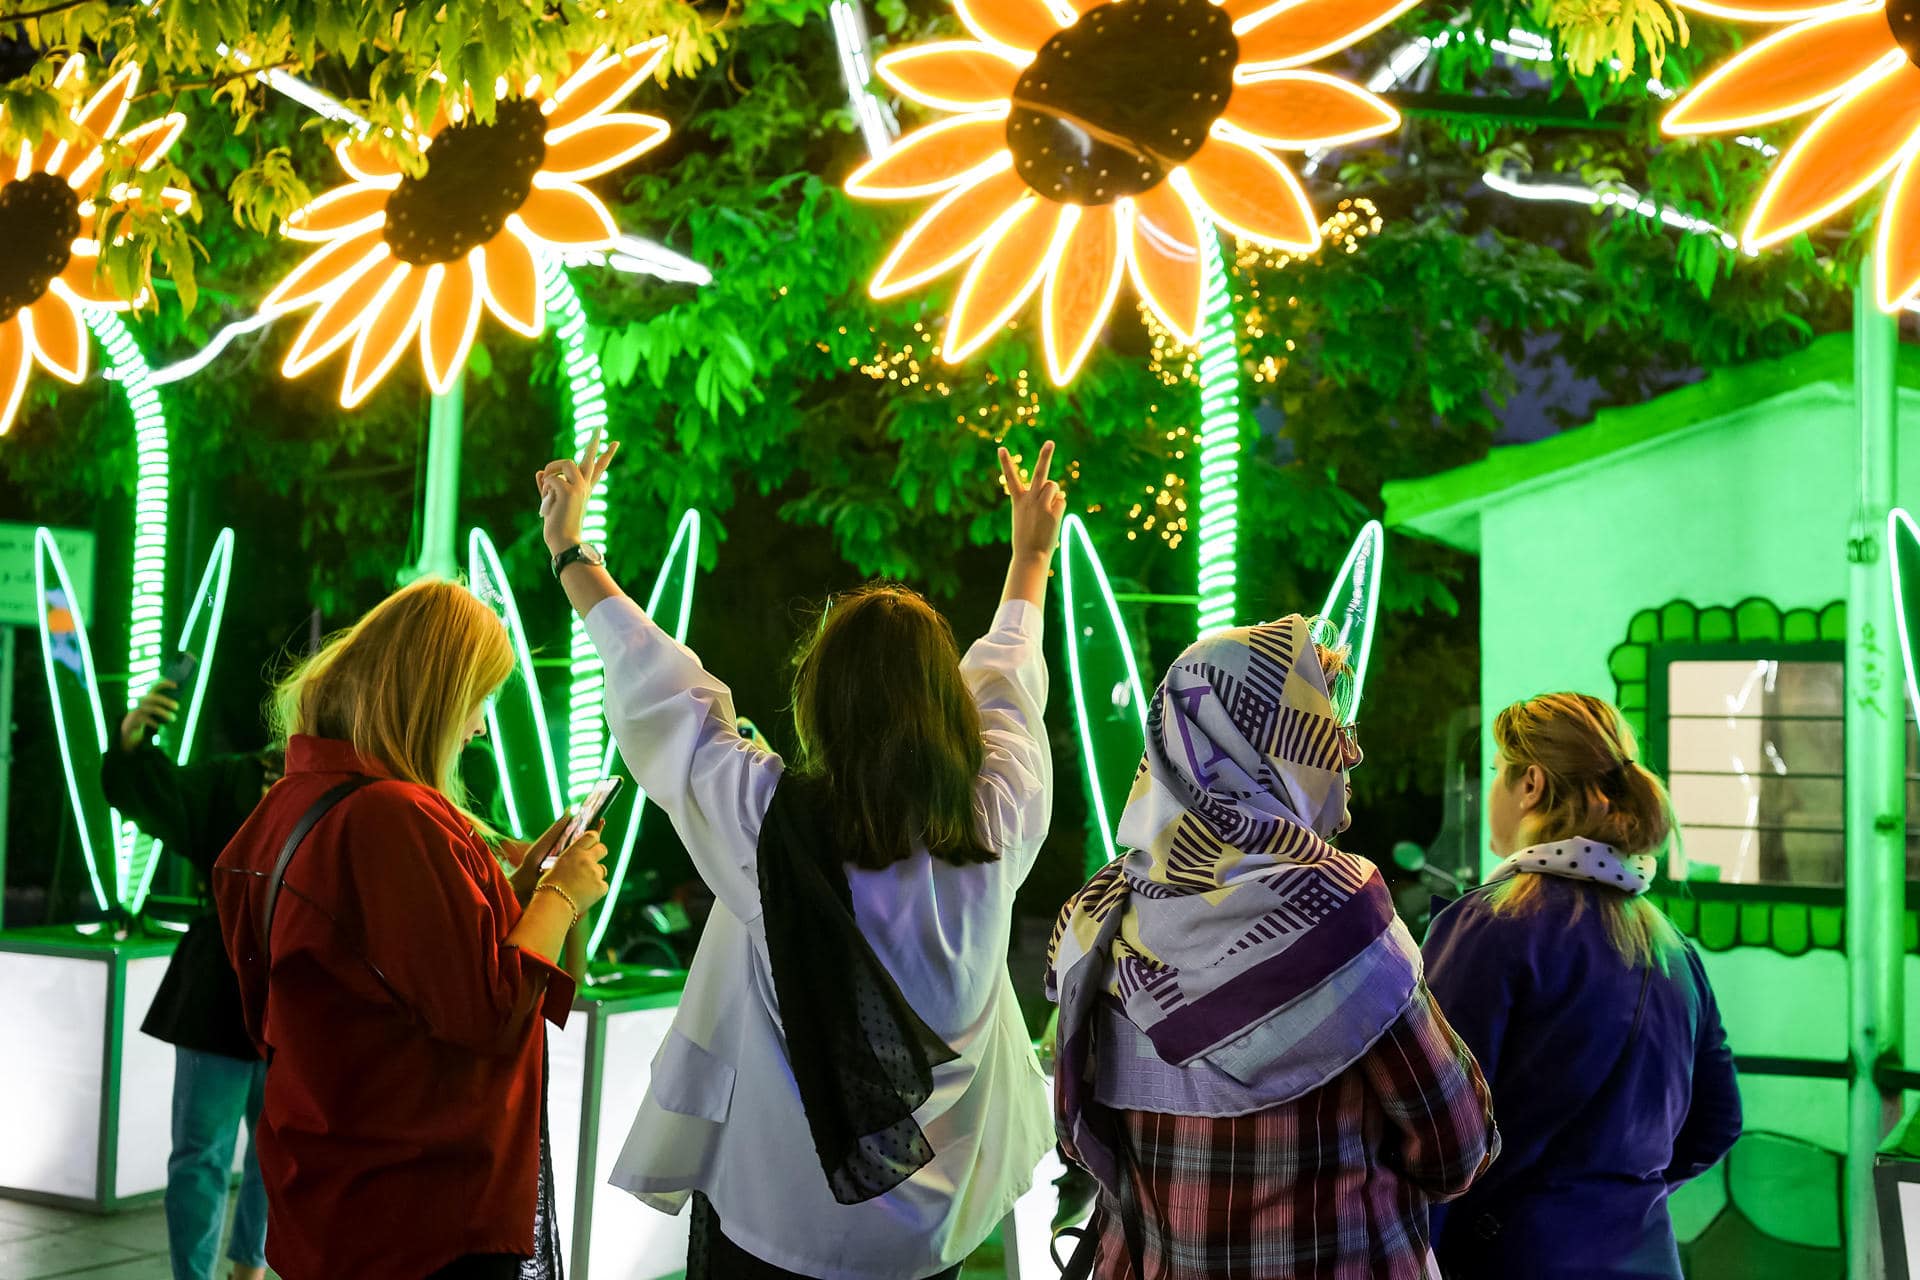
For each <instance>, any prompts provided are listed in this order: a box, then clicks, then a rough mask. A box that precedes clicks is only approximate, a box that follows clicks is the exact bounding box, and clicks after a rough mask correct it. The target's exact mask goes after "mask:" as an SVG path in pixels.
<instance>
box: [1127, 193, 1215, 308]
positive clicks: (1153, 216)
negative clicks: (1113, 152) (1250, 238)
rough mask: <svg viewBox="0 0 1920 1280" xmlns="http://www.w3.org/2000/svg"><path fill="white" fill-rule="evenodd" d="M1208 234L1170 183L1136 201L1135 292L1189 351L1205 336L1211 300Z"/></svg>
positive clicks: (1131, 241) (1131, 270)
mask: <svg viewBox="0 0 1920 1280" xmlns="http://www.w3.org/2000/svg"><path fill="white" fill-rule="evenodd" d="M1206 234H1210V233H1209V232H1207V231H1206V230H1205V229H1204V228H1203V227H1201V225H1200V221H1199V219H1197V218H1196V217H1194V213H1193V207H1192V206H1191V205H1189V204H1188V203H1187V202H1186V200H1184V199H1183V198H1182V197H1181V195H1180V193H1179V191H1177V190H1175V189H1174V187H1173V186H1172V184H1170V183H1165V182H1163V183H1161V184H1160V185H1159V186H1157V187H1154V188H1152V189H1151V190H1149V191H1145V192H1142V193H1141V194H1140V195H1137V196H1135V197H1134V198H1133V222H1132V226H1131V231H1130V234H1129V235H1128V237H1127V272H1128V274H1129V275H1131V276H1132V277H1133V288H1134V291H1135V292H1136V293H1138V294H1139V295H1140V299H1141V301H1143V302H1145V303H1146V304H1147V308H1148V310H1150V311H1152V312H1153V314H1154V315H1155V316H1157V317H1159V320H1160V323H1161V324H1163V325H1165V326H1167V328H1169V329H1171V330H1172V331H1173V334H1174V336H1175V337H1177V338H1179V339H1180V341H1181V342H1183V343H1186V344H1187V345H1189V346H1191V345H1192V344H1193V343H1194V342H1195V341H1197V340H1198V338H1199V336H1200V311H1201V304H1202V303H1203V302H1204V301H1205V299H1206V292H1207V274H1206V262H1205V260H1204V259H1202V258H1201V256H1200V237H1201V236H1202V235H1206Z"/></svg>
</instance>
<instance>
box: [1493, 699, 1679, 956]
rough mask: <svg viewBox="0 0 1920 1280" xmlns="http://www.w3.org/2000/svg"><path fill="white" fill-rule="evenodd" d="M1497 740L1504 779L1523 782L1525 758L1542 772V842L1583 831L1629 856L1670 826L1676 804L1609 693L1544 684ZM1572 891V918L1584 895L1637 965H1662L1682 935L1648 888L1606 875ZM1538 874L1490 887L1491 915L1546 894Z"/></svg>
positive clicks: (1499, 723)
mask: <svg viewBox="0 0 1920 1280" xmlns="http://www.w3.org/2000/svg"><path fill="white" fill-rule="evenodd" d="M1493 743H1494V746H1495V747H1496V748H1497V749H1498V750H1499V752H1500V756H1501V759H1502V760H1504V761H1505V762H1506V772H1505V780H1506V781H1507V782H1508V783H1509V784H1511V783H1515V782H1518V781H1519V780H1520V778H1521V777H1522V776H1524V775H1525V773H1526V771H1527V769H1528V768H1529V767H1533V768H1538V769H1539V770H1540V772H1541V774H1542V775H1543V778H1544V785H1543V788H1542V794H1541V802H1540V808H1539V809H1538V810H1537V811H1536V814H1535V818H1536V821H1537V822H1538V823H1539V827H1538V830H1537V832H1536V833H1535V838H1536V839H1537V840H1538V841H1539V842H1540V843H1541V844H1551V843H1553V842H1555V841H1558V840H1571V839H1573V838H1575V837H1585V838H1587V839H1590V840H1597V841H1600V842H1601V843H1603V844H1609V845H1612V846H1613V847H1614V848H1615V849H1618V850H1619V851H1620V852H1621V853H1622V854H1624V855H1628V856H1631V855H1633V854H1639V853H1652V852H1654V851H1656V850H1658V849H1659V848H1661V847H1662V846H1663V845H1665V844H1666V842H1667V839H1668V837H1669V836H1670V835H1671V834H1672V833H1673V828H1674V822H1673V805H1672V802H1671V801H1670V800H1669V799H1668V798H1667V789H1666V787H1664V786H1662V785H1661V783H1660V779H1658V778H1656V777H1654V775H1653V774H1652V773H1651V772H1649V771H1648V770H1647V768H1646V767H1645V766H1644V765H1642V764H1640V763H1639V760H1638V753H1637V750H1636V744H1635V742H1634V738H1633V731H1632V730H1631V729H1629V728H1628V727H1627V724H1626V721H1625V720H1623V719H1622V718H1621V715H1620V712H1619V710H1618V709H1617V708H1615V707H1614V705H1613V704H1612V703H1610V702H1606V701H1604V700H1602V699H1600V698H1595V697H1592V696H1590V695H1588V694H1584V693H1546V694H1541V695H1540V696H1539V697H1537V698H1529V699H1527V700H1526V701H1525V702H1516V703H1514V704H1513V705H1512V706H1510V707H1508V708H1507V709H1506V710H1504V711H1502V712H1501V713H1500V714H1499V715H1497V716H1495V717H1494V721H1493ZM1582 887H1583V888H1586V889H1587V890H1588V891H1587V892H1585V893H1583V894H1581V895H1580V896H1579V897H1577V898H1576V899H1575V900H1574V908H1573V910H1574V916H1573V918H1574V919H1576V920H1577V919H1579V917H1580V913H1581V912H1582V911H1583V910H1584V909H1585V907H1586V905H1587V904H1588V903H1592V904H1593V905H1594V906H1595V907H1596V908H1597V909H1598V910H1599V911H1600V913H1601V917H1602V919H1603V921H1604V922H1605V924H1606V929H1607V937H1608V939H1609V940H1611V941H1612V943H1613V947H1614V950H1616V951H1618V952H1619V953H1620V956H1621V958H1622V959H1624V960H1625V961H1626V962H1627V964H1628V965H1629V966H1630V967H1632V968H1641V967H1645V966H1649V965H1654V964H1658V965H1659V966H1660V968H1661V969H1662V970H1663V971H1664V970H1665V969H1666V967H1667V961H1668V957H1669V954H1670V953H1671V952H1672V951H1674V950H1676V949H1677V948H1678V947H1679V946H1680V945H1681V944H1680V935H1679V933H1678V932H1677V931H1675V929H1674V927H1673V925H1672V923H1671V922H1670V921H1668V919H1667V918H1666V916H1664V915H1662V914H1661V913H1660V911H1659V909H1658V908H1656V907H1655V906H1654V905H1653V904H1652V903H1650V902H1648V901H1646V900H1645V899H1643V898H1634V897H1629V896H1628V895H1627V894H1625V893H1622V892H1621V891H1619V890H1617V889H1613V888H1609V887H1607V886H1605V885H1598V884H1595V885H1591V886H1585V885H1583V886H1582ZM1543 892H1544V890H1543V886H1542V884H1541V877H1539V876H1534V875H1516V876H1511V877H1509V878H1507V879H1505V880H1502V881H1500V882H1499V883H1498V884H1496V885H1495V886H1494V887H1493V888H1492V889H1490V890H1488V892H1487V904H1488V906H1489V907H1491V908H1492V910H1493V913H1494V914H1495V915H1521V914H1524V913H1526V912H1528V911H1531V910H1534V909H1536V908H1537V907H1538V906H1539V905H1540V903H1541V902H1542V900H1543Z"/></svg>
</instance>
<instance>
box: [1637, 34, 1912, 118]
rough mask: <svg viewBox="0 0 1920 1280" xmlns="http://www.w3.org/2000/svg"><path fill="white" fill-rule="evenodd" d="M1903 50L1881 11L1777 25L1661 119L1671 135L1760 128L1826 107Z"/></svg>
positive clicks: (1723, 65)
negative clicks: (1777, 29)
mask: <svg viewBox="0 0 1920 1280" xmlns="http://www.w3.org/2000/svg"><path fill="white" fill-rule="evenodd" d="M1901 56H1903V55H1901V54H1900V52H1899V51H1898V50H1897V49H1895V48H1894V45H1893V39H1892V36H1891V35H1890V34H1889V33H1888V31H1887V18H1886V14H1885V13H1883V12H1882V11H1880V10H1878V9H1868V10H1864V11H1862V12H1859V13H1849V14H1848V15H1846V16H1845V17H1843V18H1817V19H1814V20H1812V21H1809V22H1801V23H1797V24H1795V25H1794V26H1791V27H1787V28H1785V29H1784V30H1781V31H1776V32H1774V33H1773V34H1772V35H1770V36H1768V37H1766V39H1764V40H1761V41H1758V42H1757V43H1755V44H1752V45H1749V46H1748V47H1747V48H1745V49H1742V50H1741V51H1740V52H1739V53H1737V54H1735V55H1734V56H1733V57H1731V58H1729V59H1727V61H1726V62H1725V63H1723V64H1722V65H1721V66H1719V67H1717V68H1715V69H1714V71H1713V73H1712V74H1711V75H1709V76H1707V78H1706V79H1704V80H1702V81H1701V82H1700V83H1699V84H1697V85H1695V86H1694V87H1693V89H1692V90H1691V91H1690V92H1689V93H1688V94H1687V96H1686V97H1684V98H1682V99H1681V100H1680V101H1679V103H1678V104H1677V105H1675V106H1674V108H1673V109H1672V110H1671V111H1669V112H1667V114H1666V117H1665V118H1664V119H1663V120H1661V121H1660V129H1661V131H1662V132H1664V133H1668V134H1693V133H1720V132H1723V131H1725V130H1728V129H1752V128H1755V127H1756V126H1759V125H1763V124H1771V123H1772V122H1773V121H1775V120H1786V119H1790V118H1792V117H1793V116H1797V115H1804V114H1805V113H1806V112H1809V111H1812V110H1814V109H1815V108H1817V107H1822V106H1825V105H1826V104H1827V103H1829V102H1831V101H1833V100H1834V99H1835V98H1837V97H1839V96H1841V95H1842V94H1843V93H1845V92H1847V90H1848V89H1849V88H1851V87H1853V82H1854V81H1855V80H1856V79H1858V78H1859V77H1861V76H1864V75H1867V74H1868V73H1869V72H1870V71H1871V70H1872V69H1873V67H1874V64H1876V63H1878V62H1880V61H1882V60H1884V59H1886V58H1889V57H1901Z"/></svg>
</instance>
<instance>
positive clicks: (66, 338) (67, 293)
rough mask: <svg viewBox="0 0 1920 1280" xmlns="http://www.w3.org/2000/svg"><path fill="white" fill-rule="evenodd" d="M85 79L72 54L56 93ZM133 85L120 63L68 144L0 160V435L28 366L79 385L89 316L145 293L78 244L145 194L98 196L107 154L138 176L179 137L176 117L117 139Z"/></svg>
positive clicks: (123, 188)
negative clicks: (131, 288)
mask: <svg viewBox="0 0 1920 1280" xmlns="http://www.w3.org/2000/svg"><path fill="white" fill-rule="evenodd" d="M86 75H87V64H86V59H85V58H83V57H81V56H79V55H77V54H76V55H74V56H73V57H70V58H68V59H67V60H66V62H65V63H63V64H62V65H61V67H60V71H59V73H58V75H56V76H55V77H54V85H55V87H56V88H61V87H65V86H67V85H69V84H73V85H76V86H77V85H79V84H84V83H85V81H86ZM139 84H140V68H139V67H138V66H137V65H135V64H133V63H128V64H127V65H126V66H124V67H122V68H120V70H119V71H117V72H115V73H114V74H113V76H112V77H111V78H110V79H108V81H107V82H106V83H105V84H103V85H101V86H100V88H99V90H98V91H96V92H95V93H94V94H93V96H92V97H90V98H88V99H87V101H86V102H85V103H84V104H82V105H81V106H80V107H78V108H77V109H75V110H74V111H72V112H71V113H69V116H70V118H71V119H72V121H73V123H74V126H75V128H76V129H77V130H78V135H77V137H76V138H74V139H72V140H64V141H63V140H59V139H55V138H51V137H45V138H42V139H41V140H40V141H38V142H23V143H21V144H20V145H19V146H18V148H17V149H16V150H15V151H14V152H13V153H12V154H11V155H0V227H4V229H5V240H6V246H5V251H4V252H3V253H0V434H4V433H5V432H6V430H7V429H8V428H9V427H10V426H12V425H13V419H14V416H15V415H16V414H17V413H18V412H19V409H20V402H21V400H22V398H23V397H24V396H25V395H26V390H27V375H28V373H29V372H31V371H32V369H33V366H34V365H36V364H38V365H39V366H40V367H41V368H42V369H44V370H46V371H47V372H48V373H51V374H52V375H53V376H54V377H56V378H59V379H60V380H61V381H63V382H69V383H74V384H76V385H77V384H79V383H80V382H82V381H83V380H85V378H86V376H87V364H88V341H87V317H86V315H85V312H86V310H87V309H89V308H102V309H105V310H109V311H125V310H127V309H129V308H131V307H136V306H139V305H140V304H141V303H142V302H144V301H146V294H145V292H144V291H143V292H141V293H138V294H136V295H134V296H133V297H123V296H121V295H120V294H118V293H116V292H114V291H113V288H112V286H111V284H109V283H108V281H107V280H106V278H105V277H104V276H102V275H101V274H100V270H99V267H100V261H99V259H100V242H99V240H98V239H97V238H94V237H92V236H88V235H85V234H83V232H84V231H86V230H87V229H88V227H89V224H92V223H95V222H97V221H98V220H100V219H102V218H103V217H104V216H105V215H106V214H107V213H108V212H109V211H110V210H111V209H113V208H115V207H118V206H122V205H125V204H127V203H129V202H132V201H136V200H139V199H141V198H142V197H143V194H144V193H143V192H142V191H141V190H140V189H139V188H138V187H134V186H129V185H127V184H124V183H123V184H116V185H115V186H114V187H113V188H112V189H111V190H108V191H102V190H101V186H102V183H103V182H104V181H105V177H106V172H107V157H106V149H107V148H108V147H110V146H111V147H114V148H117V149H119V150H121V151H123V152H127V153H130V155H131V159H132V161H133V168H134V171H135V172H136V173H146V172H149V171H151V170H152V169H153V167H154V166H155V165H157V164H159V163H160V161H161V159H162V158H163V157H165V155H166V154H167V152H168V150H170V149H171V148H172V146H173V144H174V142H175V141H177V140H178V139H179V137H180V132H181V130H183V129H184V128H186V123H187V118H186V117H185V116H184V115H181V114H180V113H179V112H177V111H176V112H173V113H171V114H168V115H165V116H161V117H160V118H159V119H157V120H149V121H147V122H146V123H145V124H141V125H138V126H136V127H134V128H132V129H128V130H127V131H126V132H124V133H122V132H121V131H120V126H121V125H122V124H123V123H125V121H126V118H127V111H128V108H129V107H130V106H131V105H132V102H133V94H134V90H135V89H136V88H138V87H139ZM154 198H155V199H157V201H158V202H159V203H160V204H161V205H162V206H163V207H164V208H165V209H167V210H169V211H171V212H172V213H175V214H181V213H185V212H186V211H187V210H188V209H189V208H191V207H192V204H193V196H192V194H191V193H189V192H186V191H182V190H180V189H179V188H178V187H162V188H161V189H160V191H159V192H158V194H157V195H156V196H155V197H154ZM162 216H165V215H164V214H163V215H162ZM162 470H163V471H164V465H163V468H162Z"/></svg>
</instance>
